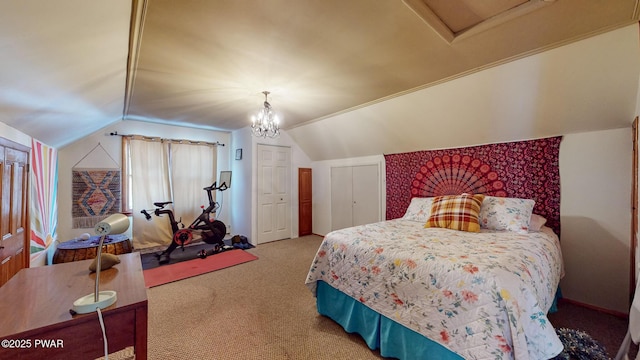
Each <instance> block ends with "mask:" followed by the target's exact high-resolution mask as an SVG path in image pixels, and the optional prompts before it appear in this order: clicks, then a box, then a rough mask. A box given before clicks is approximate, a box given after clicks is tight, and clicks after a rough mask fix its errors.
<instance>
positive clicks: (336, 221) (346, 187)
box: [331, 165, 380, 230]
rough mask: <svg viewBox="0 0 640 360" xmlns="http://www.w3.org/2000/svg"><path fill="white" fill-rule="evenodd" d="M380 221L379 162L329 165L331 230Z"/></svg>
mask: <svg viewBox="0 0 640 360" xmlns="http://www.w3.org/2000/svg"><path fill="white" fill-rule="evenodd" d="M378 221H380V169H379V166H378V165H360V166H340V167H332V168H331V230H338V229H344V228H346V227H350V226H356V225H364V224H370V223H374V222H378Z"/></svg>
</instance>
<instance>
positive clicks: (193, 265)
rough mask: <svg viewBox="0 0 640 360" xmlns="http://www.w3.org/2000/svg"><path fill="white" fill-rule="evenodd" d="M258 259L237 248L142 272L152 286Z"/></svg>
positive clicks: (146, 281) (147, 283) (145, 280)
mask: <svg viewBox="0 0 640 360" xmlns="http://www.w3.org/2000/svg"><path fill="white" fill-rule="evenodd" d="M257 259H258V257H257V256H255V255H253V254H250V253H248V252H246V251H244V250H240V249H236V250H228V251H225V252H221V253H219V254H215V255H210V256H207V257H206V258H204V259H193V260H188V261H182V262H179V263H175V264H167V265H162V266H158V267H156V268H153V269H149V270H144V271H143V272H142V273H143V274H144V283H145V285H146V286H147V287H148V288H150V287H154V286H158V285H163V284H167V283H170V282H173V281H178V280H183V279H186V278H190V277H192V276H196V275H202V274H206V273H208V272H212V271H216V270H220V269H224V268H227V267H230V266H234V265H238V264H242V263H245V262H249V261H252V260H257Z"/></svg>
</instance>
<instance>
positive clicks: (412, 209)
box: [402, 197, 433, 223]
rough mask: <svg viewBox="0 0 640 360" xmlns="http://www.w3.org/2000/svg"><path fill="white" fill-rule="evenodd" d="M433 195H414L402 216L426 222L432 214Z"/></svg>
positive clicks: (406, 218)
mask: <svg viewBox="0 0 640 360" xmlns="http://www.w3.org/2000/svg"><path fill="white" fill-rule="evenodd" d="M432 203H433V198H432V197H414V198H412V199H411V203H410V204H409V207H408V208H407V212H405V213H404V216H403V217H402V218H403V219H405V220H410V221H417V222H421V223H426V222H427V220H428V219H429V216H431V205H432Z"/></svg>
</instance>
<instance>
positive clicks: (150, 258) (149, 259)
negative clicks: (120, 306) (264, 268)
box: [140, 239, 254, 270]
mask: <svg viewBox="0 0 640 360" xmlns="http://www.w3.org/2000/svg"><path fill="white" fill-rule="evenodd" d="M224 244H225V246H226V247H233V246H232V245H231V239H225V240H224ZM248 246H249V248H253V247H254V246H253V245H251V244H248ZM167 247H168V246H167ZM167 247H164V248H162V249H160V250H158V251H155V252H152V253H146V254H140V259H141V260H142V270H148V269H153V268H155V267H158V266H167V265H171V264H176V263H179V262H182V261H187V260H193V259H199V257H198V253H199V252H200V251H201V250H205V251H206V252H207V254H208V255H207V257H209V256H216V255H217V254H213V255H211V254H212V251H213V248H214V245H212V244H207V243H204V242H198V243H195V244H190V245H188V246H185V247H184V248H180V247H178V248H176V249H175V250H174V251H173V252H172V253H171V260H170V261H169V262H168V263H167V264H163V265H160V264H158V258H157V257H156V254H158V253H160V252H162V251H163V250H164V249H166V248H167ZM226 251H229V250H226Z"/></svg>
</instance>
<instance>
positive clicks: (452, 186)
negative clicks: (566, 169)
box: [385, 136, 562, 235]
mask: <svg viewBox="0 0 640 360" xmlns="http://www.w3.org/2000/svg"><path fill="white" fill-rule="evenodd" d="M561 141H562V137H561V136H557V137H550V138H545V139H537V140H527V141H516V142H509V143H499V144H490V145H480V146H472V147H465V148H455V149H444V150H428V151H415V152H410V153H401V154H390V155H385V164H386V179H387V214H386V215H387V219H388V220H391V219H396V218H399V217H402V216H403V215H404V213H405V211H406V210H407V207H408V206H409V203H410V202H411V198H412V197H415V196H419V197H430V196H438V195H451V194H461V193H464V192H467V193H474V194H486V195H491V196H503V197H514V198H523V199H533V200H535V202H536V204H535V207H534V210H533V212H534V213H536V214H538V215H541V216H544V217H545V218H546V219H547V224H546V225H547V226H549V227H550V228H552V229H553V230H554V231H555V232H556V234H558V235H560V169H559V166H558V156H559V153H560V142H561Z"/></svg>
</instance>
